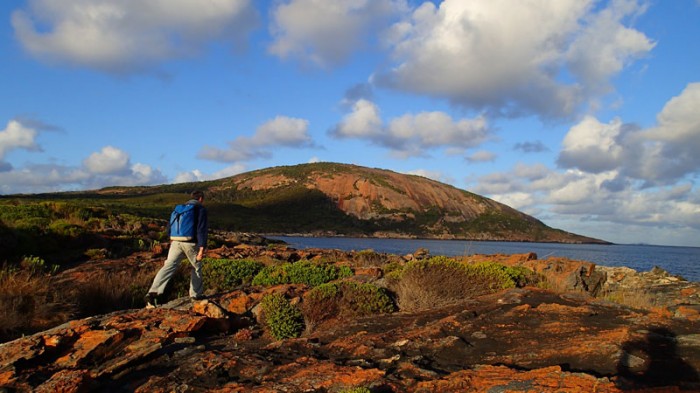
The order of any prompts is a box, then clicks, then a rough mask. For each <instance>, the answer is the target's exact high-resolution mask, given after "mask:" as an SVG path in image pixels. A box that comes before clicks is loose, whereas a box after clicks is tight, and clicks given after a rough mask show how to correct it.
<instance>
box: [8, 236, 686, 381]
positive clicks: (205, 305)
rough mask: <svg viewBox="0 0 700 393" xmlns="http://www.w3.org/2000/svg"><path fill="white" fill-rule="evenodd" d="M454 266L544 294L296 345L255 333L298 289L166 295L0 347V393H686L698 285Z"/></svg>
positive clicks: (556, 261) (618, 273)
mask: <svg viewBox="0 0 700 393" xmlns="http://www.w3.org/2000/svg"><path fill="white" fill-rule="evenodd" d="M209 253H210V255H209V256H216V257H235V258H249V257H255V258H258V259H263V260H264V259H266V258H269V259H274V260H278V261H297V260H300V259H308V260H314V259H321V258H330V257H332V258H334V259H336V260H345V261H349V260H353V259H354V260H355V261H359V260H358V259H357V258H358V255H355V254H354V253H351V252H348V253H345V252H341V251H337V250H335V251H333V250H320V249H309V250H294V249H290V248H286V247H276V248H268V247H261V246H251V245H239V246H236V247H230V248H227V247H222V248H219V249H216V250H211V251H210V252H209ZM428 256H429V252H428V251H427V250H419V251H418V252H416V253H415V254H414V255H408V256H403V257H401V256H396V255H380V257H381V260H382V262H383V263H389V262H394V263H402V261H404V262H405V261H406V260H410V259H420V258H427V257H428ZM375 257H376V255H375ZM368 258H369V257H368ZM464 258H465V259H468V260H470V261H473V262H477V261H482V260H488V261H493V262H500V263H503V264H507V265H512V266H526V267H528V268H530V269H532V270H533V271H535V272H537V273H538V274H540V275H541V276H542V277H544V278H546V282H548V283H550V284H548V285H545V287H550V288H554V287H556V288H555V289H543V288H536V287H525V288H516V289H509V290H504V291H501V292H497V293H494V294H490V295H486V296H481V297H478V298H473V299H464V300H463V301H460V302H457V303H455V304H451V305H448V306H445V307H441V308H437V309H431V310H425V311H421V312H413V313H409V312H395V313H391V314H382V315H375V316H372V317H364V318H354V319H331V320H327V321H324V322H321V323H320V324H319V325H316V326H314V329H313V330H312V331H307V332H306V333H304V334H303V335H302V337H301V338H297V339H286V340H281V341H277V340H274V339H272V338H271V337H270V336H269V335H268V333H267V332H266V331H265V330H264V329H263V328H262V327H261V326H262V324H261V323H260V321H259V319H260V313H259V304H260V302H261V299H262V298H263V297H264V296H265V295H266V294H270V293H277V294H282V295H284V296H286V297H287V298H288V299H292V300H294V301H300V299H302V297H303V294H304V293H305V291H307V290H308V289H309V288H308V287H306V286H304V285H281V286H275V287H241V288H239V289H237V290H234V291H230V292H226V293H218V294H213V295H212V296H210V297H209V298H208V299H206V300H203V301H196V302H193V301H191V300H189V299H178V300H175V301H172V302H170V303H168V304H166V305H164V306H163V307H161V308H155V309H134V310H124V311H119V312H113V313H109V314H105V315H99V316H94V317H90V318H85V319H81V320H75V321H71V322H68V323H66V324H63V325H61V326H58V327H55V328H53V329H50V330H47V331H43V332H40V333H36V334H33V335H29V336H26V337H23V338H20V339H17V340H14V341H11V342H7V343H4V344H0V388H2V389H4V390H2V389H0V391H7V392H12V391H18V392H88V391H110V392H173V391H177V392H205V391H207V392H208V391H212V392H342V391H344V390H346V389H351V388H357V387H364V388H367V389H369V390H370V391H371V392H375V393H376V392H387V393H388V392H396V393H398V392H549V391H555V392H629V391H633V392H646V391H653V392H680V391H700V377H699V376H698V370H700V333H699V332H700V319H699V318H698V315H697V312H694V311H693V310H695V311H697V307H698V305H699V304H700V298H699V297H698V293H700V291H698V289H699V288H700V287H699V284H698V283H691V282H687V281H684V280H682V279H679V278H674V277H672V276H670V275H668V274H667V273H665V272H663V271H661V270H659V269H655V270H653V271H652V272H642V273H638V272H634V271H631V270H626V269H620V268H604V267H600V266H596V265H594V264H592V263H589V262H584V261H572V260H568V259H561V258H549V259H545V260H539V259H537V255H535V254H522V255H488V256H483V255H482V256H479V255H474V256H469V257H464ZM143 262H144V261H142V263H143ZM156 262H157V261H156V260H152V261H150V262H148V263H156ZM357 263H359V264H362V263H364V264H365V266H356V269H355V273H356V279H357V280H360V281H377V280H379V281H381V277H382V273H381V269H380V268H377V267H376V266H373V263H372V260H368V261H364V262H362V263H360V262H357ZM111 267H113V265H111V264H106V262H105V263H103V264H100V265H99V268H102V269H106V268H111ZM83 269H86V267H83ZM84 273H85V270H84V271H83V273H81V274H84ZM76 274H77V273H72V275H71V276H70V277H73V279H76V277H79V276H78V275H76ZM57 282H60V281H57ZM377 282H378V281H377ZM642 290H644V291H645V292H647V293H651V294H660V295H659V296H658V298H657V299H656V300H657V301H656V302H655V303H653V304H644V306H645V307H630V306H626V305H622V304H620V302H616V301H615V300H617V299H615V298H614V297H611V294H615V293H619V291H623V292H625V293H627V292H640V291H642ZM616 291H617V292H616Z"/></svg>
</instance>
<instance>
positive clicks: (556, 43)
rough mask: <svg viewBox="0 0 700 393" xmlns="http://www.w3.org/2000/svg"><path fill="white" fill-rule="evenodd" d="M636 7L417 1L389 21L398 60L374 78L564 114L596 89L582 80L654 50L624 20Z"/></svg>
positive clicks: (622, 3)
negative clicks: (396, 20) (404, 13)
mask: <svg viewBox="0 0 700 393" xmlns="http://www.w3.org/2000/svg"><path fill="white" fill-rule="evenodd" d="M643 10H644V7H643V6H642V5H640V4H639V3H638V2H637V1H634V0H613V1H611V2H609V3H606V4H605V5H603V6H601V7H596V2H594V1H593V0H561V1H554V2H553V1H548V0H535V1H527V2H523V1H516V2H513V1H510V0H493V1H480V0H445V1H443V2H440V3H439V5H435V4H434V3H432V2H424V3H423V4H422V5H421V6H420V7H418V8H417V9H415V11H414V12H413V14H412V16H411V18H410V19H409V20H406V21H403V22H401V23H399V24H396V25H395V26H394V28H393V32H394V34H393V35H392V37H393V41H391V42H390V44H391V49H392V54H393V57H394V59H395V66H394V67H393V68H392V69H390V70H386V71H383V72H378V73H377V74H376V75H375V77H374V78H373V80H374V81H375V83H377V84H379V85H382V86H388V87H391V88H394V89H398V90H402V91H408V92H412V93H416V94H426V95H430V96H435V97H440V98H447V99H449V100H450V101H451V102H453V103H455V104H457V105H460V106H462V107H465V108H472V109H487V110H489V111H490V112H492V113H494V114H499V115H508V116H519V115H524V114H533V113H534V114H537V115H539V116H541V117H544V118H551V117H566V116H570V115H571V114H573V113H574V111H575V110H576V108H578V107H579V106H580V105H581V104H582V103H584V102H585V101H586V100H587V99H588V98H594V97H591V96H590V95H591V94H594V93H599V92H600V91H601V90H602V89H601V88H598V89H595V91H591V89H588V88H586V87H584V85H585V84H587V83H594V84H595V85H596V86H604V85H606V83H607V81H608V80H609V79H610V78H611V77H612V76H614V75H615V74H616V73H618V72H619V71H620V70H621V69H622V68H623V67H624V66H625V65H627V64H629V63H630V62H631V61H632V60H634V59H637V58H639V57H641V56H643V55H645V54H646V53H648V51H650V50H651V48H652V47H653V43H652V42H651V41H650V40H649V39H648V38H647V37H646V36H644V34H642V33H640V32H638V31H636V30H633V29H631V28H629V27H626V26H625V25H624V22H625V21H626V18H629V17H630V16H632V15H637V14H638V13H640V12H642V11H643ZM600 48H604V51H601V50H600ZM563 74H567V75H569V76H570V77H573V80H571V79H570V78H564V77H562V75H563Z"/></svg>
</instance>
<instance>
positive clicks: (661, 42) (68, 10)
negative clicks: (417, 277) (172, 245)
mask: <svg viewBox="0 0 700 393" xmlns="http://www.w3.org/2000/svg"><path fill="white" fill-rule="evenodd" d="M0 21H2V23H0V84H1V85H2V86H3V89H2V91H3V94H1V95H0V194H14V193H39V192H49V191H68V190H84V189H96V188H100V187H104V186H111V185H154V184H163V183H174V182H184V181H196V180H208V179H214V178H220V177H226V176H231V175H234V174H238V173H241V172H245V171H249V170H254V169H259V168H266V167H272V166H278V165H294V164H299V163H307V162H318V161H330V162H341V163H352V164H357V165H363V166H369V167H377V168H384V169H390V170H393V171H397V172H402V173H412V174H419V175H423V176H426V177H430V178H433V179H436V180H439V181H442V182H445V183H449V184H452V185H454V186H456V187H458V188H462V189H466V190H469V191H472V192H476V193H478V194H481V195H485V196H488V197H490V198H493V199H495V200H498V201H500V202H503V203H506V204H508V205H510V206H512V207H514V208H516V209H519V210H521V211H523V212H526V213H528V214H531V215H534V216H535V217H537V218H539V219H541V220H542V221H544V222H545V223H546V224H548V225H550V226H553V227H556V228H561V229H565V230H568V231H571V232H575V233H580V234H584V235H589V236H594V237H598V238H603V239H606V240H609V241H613V242H618V243H637V242H644V243H651V244H667V245H686V246H700V240H699V239H700V189H699V188H698V186H697V184H696V182H697V180H698V174H700V154H698V153H697V152H698V151H700V110H699V109H700V45H697V43H696V42H695V41H696V38H697V37H700V1H698V0H674V1H661V0H655V1H643V0H612V1H593V0H557V1H550V0H532V1H512V0H489V1H483V0H446V1H442V2H439V1H432V2H430V1H426V2H422V1H409V0H336V1H324V0H279V1H277V0H274V1H252V0H206V1H205V0H26V1H5V2H2V4H0Z"/></svg>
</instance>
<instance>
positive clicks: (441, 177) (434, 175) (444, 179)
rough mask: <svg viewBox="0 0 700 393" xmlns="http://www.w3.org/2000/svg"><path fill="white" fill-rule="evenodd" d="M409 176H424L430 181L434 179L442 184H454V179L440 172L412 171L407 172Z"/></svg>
mask: <svg viewBox="0 0 700 393" xmlns="http://www.w3.org/2000/svg"><path fill="white" fill-rule="evenodd" d="M406 174H408V175H416V176H422V177H426V178H428V179H433V180H435V181H439V182H441V183H446V184H450V183H454V179H452V178H451V177H450V176H447V175H446V174H444V173H442V172H440V171H431V170H428V169H415V170H412V171H408V172H406Z"/></svg>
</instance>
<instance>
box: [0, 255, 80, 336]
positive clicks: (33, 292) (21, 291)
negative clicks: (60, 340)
mask: <svg viewBox="0 0 700 393" xmlns="http://www.w3.org/2000/svg"><path fill="white" fill-rule="evenodd" d="M72 314H73V310H72V308H71V307H70V305H68V304H67V302H64V301H63V300H62V298H61V295H60V294H59V293H57V292H56V291H55V290H53V289H52V287H51V284H50V281H49V280H48V279H47V277H46V276H45V275H43V274H40V273H38V272H31V271H28V270H20V269H17V268H12V267H7V266H5V267H3V268H2V269H0V342H5V341H9V340H12V339H15V338H17V337H20V336H21V335H23V334H30V333H34V332H38V331H41V330H45V329H48V328H50V327H53V326H56V325H59V324H61V323H64V322H66V321H68V320H70V318H71V316H72Z"/></svg>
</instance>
